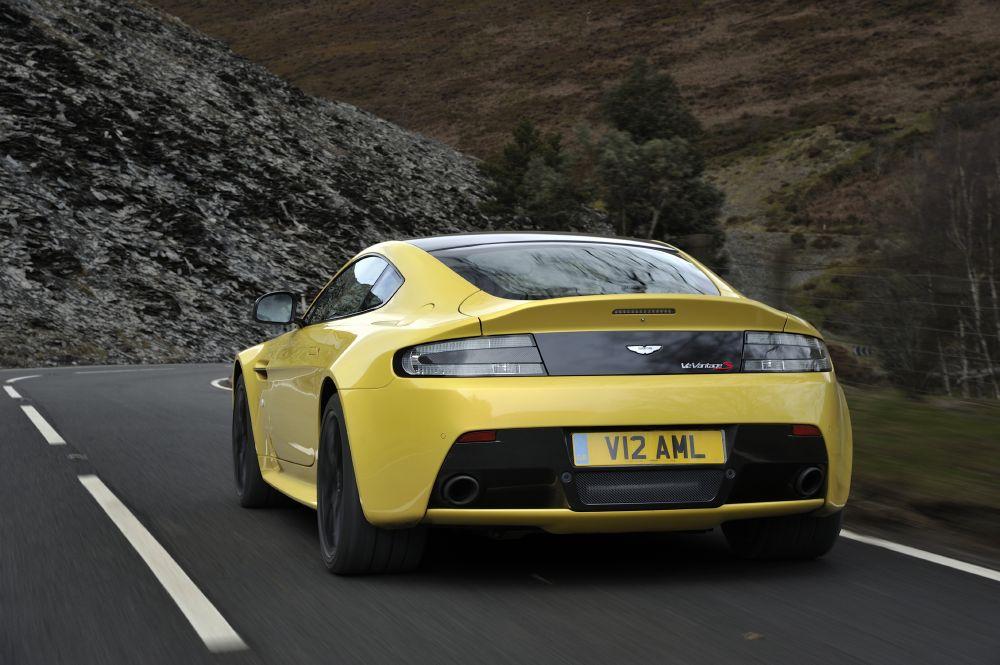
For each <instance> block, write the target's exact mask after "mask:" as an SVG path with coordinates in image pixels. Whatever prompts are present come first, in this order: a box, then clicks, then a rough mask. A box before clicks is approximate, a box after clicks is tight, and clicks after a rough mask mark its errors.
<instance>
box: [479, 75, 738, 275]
mask: <svg viewBox="0 0 1000 665" xmlns="http://www.w3.org/2000/svg"><path fill="white" fill-rule="evenodd" d="M602 110H603V113H604V117H605V119H606V120H607V122H608V124H609V125H610V128H609V129H607V130H606V131H604V133H603V136H601V137H600V138H597V139H594V138H592V135H593V132H590V131H583V132H581V135H580V137H579V139H578V140H577V142H576V144H575V145H573V147H572V149H571V150H564V149H563V142H562V137H561V136H560V135H558V134H546V135H543V134H542V133H541V132H539V131H538V129H537V128H536V127H535V126H534V125H533V124H532V123H531V122H529V121H526V120H525V121H521V122H520V123H519V124H518V125H517V126H516V127H515V128H514V131H513V134H512V137H511V141H510V143H508V144H507V145H506V146H505V147H504V149H503V151H502V152H501V154H500V155H499V156H498V157H496V158H495V159H493V160H490V161H488V162H486V163H485V164H484V166H483V171H484V173H485V174H486V175H487V176H489V178H490V180H491V181H492V183H493V184H492V186H491V189H490V194H491V200H490V201H489V202H488V203H487V204H486V206H485V209H486V211H487V212H490V213H498V214H507V215H514V216H516V217H520V218H526V219H527V220H529V223H530V224H531V225H532V226H535V227H536V228H546V229H566V228H574V227H578V226H580V225H582V224H581V222H583V221H585V220H586V219H587V215H586V214H585V212H586V208H585V206H584V204H586V203H589V204H590V206H591V209H594V208H596V209H602V208H603V209H604V210H606V211H607V213H608V216H609V218H610V219H609V221H610V222H611V223H612V224H613V226H614V228H615V230H616V232H617V233H618V234H620V235H623V236H641V237H646V238H651V239H656V240H667V241H676V240H680V241H681V244H682V245H684V246H686V247H689V248H693V249H694V250H695V253H696V254H698V255H699V257H700V258H702V259H703V260H705V261H706V262H708V263H709V264H710V265H712V267H714V268H717V269H724V268H725V260H724V256H723V253H722V247H723V244H724V240H725V234H724V232H723V230H722V227H721V225H720V224H719V211H720V209H721V207H722V201H723V196H722V193H721V192H720V191H719V190H718V189H716V188H715V187H714V186H713V185H712V184H711V183H709V182H707V181H706V180H705V179H704V170H705V165H704V160H703V158H702V156H701V153H700V152H699V150H698V147H697V143H696V142H695V139H696V138H697V136H698V135H699V134H700V131H701V129H700V126H699V125H698V121H697V120H695V118H694V116H692V115H691V113H690V111H688V109H687V107H686V106H685V105H684V103H683V100H682V99H681V97H680V93H679V92H678V90H677V86H676V84H675V83H674V81H673V79H672V78H670V76H669V75H667V74H665V73H661V72H657V71H655V70H653V68H651V67H650V66H649V64H648V63H646V61H644V60H639V61H636V62H635V64H633V66H632V68H631V69H630V70H629V72H628V74H627V75H626V76H625V78H624V79H623V80H622V82H621V83H620V84H619V85H617V86H616V87H615V88H613V89H612V90H610V91H609V92H608V93H607V94H606V95H605V96H604V99H603V101H602Z"/></svg>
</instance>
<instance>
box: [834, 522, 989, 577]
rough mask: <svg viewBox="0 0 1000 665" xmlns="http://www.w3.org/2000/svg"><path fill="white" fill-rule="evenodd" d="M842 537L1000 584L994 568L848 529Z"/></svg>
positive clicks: (842, 531) (843, 531) (841, 533)
mask: <svg viewBox="0 0 1000 665" xmlns="http://www.w3.org/2000/svg"><path fill="white" fill-rule="evenodd" d="M840 535H841V536H843V537H844V538H847V539H848V540H854V541H856V542H859V543H864V544H865V545H872V546H874V547H881V548H882V549H886V550H889V551H891V552H896V553H897V554H904V555H906V556H910V557H913V558H914V559H921V560H923V561H929V562H930V563H936V564H938V565H939V566H945V567H946V568H952V569H954V570H960V571H962V572H963V573H969V574H972V575H978V576H979V577H985V578H986V579H988V580H993V581H994V582H1000V570H993V569H992V568H987V567H985V566H977V565H976V564H974V563H966V562H965V561H960V560H958V559H952V558H951V557H946V556H942V555H940V554H934V553H933V552H926V551H924V550H919V549H917V548H916V547H910V546H909V545H901V544H899V543H894V542H892V541H891V540H885V539H883V538H876V537H874V536H865V535H862V534H860V533H855V532H853V531H847V530H846V529H844V530H841V532H840Z"/></svg>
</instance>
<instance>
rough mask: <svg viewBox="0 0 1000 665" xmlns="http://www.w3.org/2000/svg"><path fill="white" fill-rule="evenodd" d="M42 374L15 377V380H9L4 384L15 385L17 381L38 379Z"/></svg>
mask: <svg viewBox="0 0 1000 665" xmlns="http://www.w3.org/2000/svg"><path fill="white" fill-rule="evenodd" d="M40 376H41V374H29V375H28V376H15V377H14V378H13V379H7V380H6V381H4V383H14V382H15V381H20V380H21V379H37V378H38V377H40Z"/></svg>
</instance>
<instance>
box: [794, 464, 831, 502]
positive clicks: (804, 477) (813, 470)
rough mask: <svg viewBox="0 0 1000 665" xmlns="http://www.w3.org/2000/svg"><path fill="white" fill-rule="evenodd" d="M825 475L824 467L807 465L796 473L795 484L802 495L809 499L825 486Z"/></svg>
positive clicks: (796, 489)
mask: <svg viewBox="0 0 1000 665" xmlns="http://www.w3.org/2000/svg"><path fill="white" fill-rule="evenodd" d="M825 477H826V476H825V474H824V473H823V469H821V468H819V467H818V466H807V467H805V468H804V469H802V470H801V471H799V472H798V474H796V476H795V482H794V483H793V486H794V487H795V491H796V492H797V493H798V495H799V496H800V497H802V498H803V499H808V498H809V497H811V496H815V495H816V493H817V492H819V490H820V488H822V487H823V479H824V478H825Z"/></svg>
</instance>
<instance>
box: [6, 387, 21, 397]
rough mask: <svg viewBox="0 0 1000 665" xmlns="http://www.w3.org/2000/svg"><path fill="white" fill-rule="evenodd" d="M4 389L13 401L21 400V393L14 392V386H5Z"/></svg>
mask: <svg viewBox="0 0 1000 665" xmlns="http://www.w3.org/2000/svg"><path fill="white" fill-rule="evenodd" d="M3 389H4V390H5V391H6V392H7V394H8V395H10V398H11V399H21V393H19V392H17V391H16V390H14V386H4V387H3Z"/></svg>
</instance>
